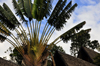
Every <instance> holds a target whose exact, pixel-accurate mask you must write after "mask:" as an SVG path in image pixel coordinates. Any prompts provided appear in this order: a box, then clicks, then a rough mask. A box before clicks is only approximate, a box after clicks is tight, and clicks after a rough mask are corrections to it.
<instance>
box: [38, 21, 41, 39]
mask: <svg viewBox="0 0 100 66" xmlns="http://www.w3.org/2000/svg"><path fill="white" fill-rule="evenodd" d="M40 27H41V21H40V24H39V29H38V37H39V32H40Z"/></svg>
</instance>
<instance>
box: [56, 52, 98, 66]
mask: <svg viewBox="0 0 100 66" xmlns="http://www.w3.org/2000/svg"><path fill="white" fill-rule="evenodd" d="M54 60H55V63H56V66H96V65H94V64H92V63H89V62H87V61H84V60H82V59H79V58H75V57H73V56H70V55H68V54H65V53H61V52H59V51H56V53H55V55H54Z"/></svg>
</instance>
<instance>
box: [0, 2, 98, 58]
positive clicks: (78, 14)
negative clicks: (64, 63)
mask: <svg viewBox="0 0 100 66" xmlns="http://www.w3.org/2000/svg"><path fill="white" fill-rule="evenodd" d="M69 1H70V0H68V2H69ZM72 2H73V4H74V3H77V4H78V6H77V7H76V9H75V11H74V12H73V14H72V16H71V18H70V19H69V20H68V21H67V23H66V25H65V26H64V28H63V29H62V30H61V31H55V33H54V34H53V36H52V37H51V39H50V41H49V42H51V41H53V40H54V39H55V38H57V37H58V36H59V35H61V34H62V33H64V32H65V31H67V30H68V29H70V28H72V27H73V26H75V25H77V24H78V23H80V22H83V21H86V25H85V26H84V27H83V28H82V29H88V28H91V29H92V30H91V32H90V35H91V38H90V39H91V40H98V41H99V43H100V35H99V34H100V0H72ZM3 3H6V4H7V5H8V6H9V7H10V8H11V10H12V11H13V12H14V9H13V6H12V0H0V5H2V4H3ZM54 3H56V0H54ZM53 5H55V4H53ZM17 18H18V17H17ZM58 45H60V46H62V47H63V49H64V50H65V51H66V53H67V54H70V41H69V42H68V43H63V42H60V43H59V44H58ZM9 47H12V45H10V44H9V43H8V42H6V41H5V42H4V43H0V57H5V56H7V59H9V57H8V55H9V53H4V52H5V51H6V50H7V49H8V48H9Z"/></svg>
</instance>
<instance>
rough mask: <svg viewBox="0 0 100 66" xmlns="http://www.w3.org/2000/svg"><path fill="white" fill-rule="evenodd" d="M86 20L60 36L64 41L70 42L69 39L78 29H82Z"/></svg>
mask: <svg viewBox="0 0 100 66" xmlns="http://www.w3.org/2000/svg"><path fill="white" fill-rule="evenodd" d="M85 23H86V22H85V21H84V22H82V23H80V24H78V25H76V26H75V27H73V28H71V29H70V30H68V31H67V32H65V33H64V34H62V35H61V36H60V38H61V39H62V40H63V41H64V42H68V40H70V39H71V37H72V36H74V35H75V34H76V33H77V31H78V30H80V29H81V28H82V27H83V26H84V25H85Z"/></svg>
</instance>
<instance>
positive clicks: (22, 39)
mask: <svg viewBox="0 0 100 66" xmlns="http://www.w3.org/2000/svg"><path fill="white" fill-rule="evenodd" d="M15 31H16V33H17V34H20V32H19V31H18V30H17V29H15ZM19 38H20V40H21V41H22V43H24V38H23V37H22V38H21V37H19Z"/></svg>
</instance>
